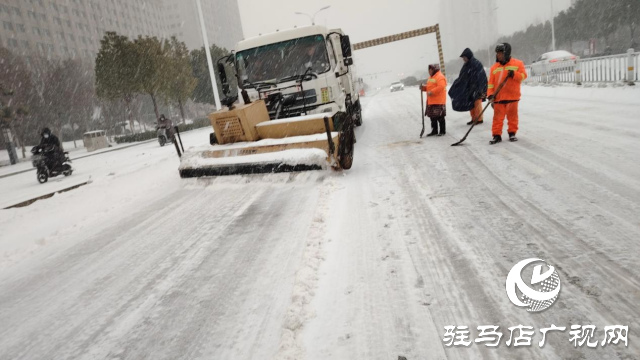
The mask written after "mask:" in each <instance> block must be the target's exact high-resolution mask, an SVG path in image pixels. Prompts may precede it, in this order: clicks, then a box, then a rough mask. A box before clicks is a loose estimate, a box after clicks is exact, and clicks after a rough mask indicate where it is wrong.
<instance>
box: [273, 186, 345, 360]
mask: <svg viewBox="0 0 640 360" xmlns="http://www.w3.org/2000/svg"><path fill="white" fill-rule="evenodd" d="M336 189H337V185H336V182H335V180H334V179H329V180H327V181H326V182H325V183H324V184H323V186H322V188H321V190H320V198H319V199H318V205H317V208H316V213H315V214H314V217H313V223H312V224H311V227H310V228H309V232H308V235H307V238H306V245H305V250H304V253H303V255H302V262H301V266H300V269H299V270H298V272H297V273H296V280H295V283H294V285H293V293H292V294H291V304H290V305H289V310H288V311H287V315H286V316H285V319H284V324H283V329H282V335H281V338H280V348H279V350H278V354H277V356H276V359H278V360H296V359H302V358H304V354H305V350H304V339H303V336H302V331H303V330H304V325H305V323H306V322H307V321H308V320H309V319H311V318H313V317H314V316H315V311H314V310H313V307H312V306H311V301H312V300H313V298H314V297H315V292H316V288H317V286H318V278H319V269H320V265H321V264H322V262H323V261H324V259H325V252H324V244H325V242H326V241H327V240H328V239H327V235H326V234H327V232H328V229H327V221H328V219H329V217H330V216H331V206H330V205H331V203H332V199H333V194H334V193H335V191H336Z"/></svg>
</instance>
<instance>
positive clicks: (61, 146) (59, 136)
mask: <svg viewBox="0 0 640 360" xmlns="http://www.w3.org/2000/svg"><path fill="white" fill-rule="evenodd" d="M54 130H55V133H56V134H58V140H60V150H62V151H64V136H63V135H62V125H59V126H56V127H55V128H54Z"/></svg>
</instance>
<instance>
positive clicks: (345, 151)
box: [336, 113, 356, 170]
mask: <svg viewBox="0 0 640 360" xmlns="http://www.w3.org/2000/svg"><path fill="white" fill-rule="evenodd" d="M339 114H341V115H342V116H339V118H340V120H342V121H340V125H341V126H340V137H339V143H338V163H339V164H340V168H341V169H343V170H349V169H351V165H353V150H354V144H355V142H356V134H355V132H354V131H353V128H354V126H353V125H354V123H353V119H349V116H347V114H345V113H338V114H336V115H339Z"/></svg>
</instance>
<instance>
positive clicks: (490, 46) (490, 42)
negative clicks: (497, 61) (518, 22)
mask: <svg viewBox="0 0 640 360" xmlns="http://www.w3.org/2000/svg"><path fill="white" fill-rule="evenodd" d="M498 8H499V7H495V8H493V9H492V10H491V11H496V10H498ZM471 13H472V14H482V11H472V12H471ZM489 32H490V30H488V29H487V38H489V37H490V36H491V35H490V34H489ZM482 35H484V27H483V31H482V34H481V36H482ZM492 42H493V40H492V39H489V47H488V51H487V59H488V63H487V64H489V65H490V64H491V63H493V61H492V60H493V59H492V57H491V54H492V52H493V45H492Z"/></svg>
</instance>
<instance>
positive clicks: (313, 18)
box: [295, 6, 331, 25]
mask: <svg viewBox="0 0 640 360" xmlns="http://www.w3.org/2000/svg"><path fill="white" fill-rule="evenodd" d="M330 7H331V6H325V7H323V8H321V9H320V10H318V11H316V12H315V14H313V16H311V15H309V14H307V13H301V12H295V14H296V15H304V16H306V17H308V18H309V20H311V25H315V24H316V15H318V13H319V12H320V11H322V10H327V9H328V8H330Z"/></svg>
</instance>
